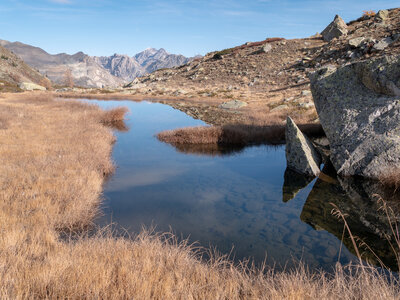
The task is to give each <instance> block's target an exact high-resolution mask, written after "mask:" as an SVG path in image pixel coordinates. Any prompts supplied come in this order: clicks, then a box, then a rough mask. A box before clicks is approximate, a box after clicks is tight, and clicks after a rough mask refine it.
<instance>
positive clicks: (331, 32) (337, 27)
mask: <svg viewBox="0 0 400 300" xmlns="http://www.w3.org/2000/svg"><path fill="white" fill-rule="evenodd" d="M347 33H348V29H347V25H346V23H345V21H343V19H342V18H341V17H340V16H338V15H336V16H335V19H334V20H333V21H332V23H330V24H329V25H328V26H327V27H326V28H325V29H324V31H322V32H321V35H322V38H323V39H324V41H326V42H329V41H331V40H333V39H334V38H338V37H340V36H342V35H347Z"/></svg>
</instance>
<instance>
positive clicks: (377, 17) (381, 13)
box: [375, 9, 389, 21]
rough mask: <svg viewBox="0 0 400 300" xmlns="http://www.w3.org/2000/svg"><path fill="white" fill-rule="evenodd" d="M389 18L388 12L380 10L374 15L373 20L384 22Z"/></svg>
mask: <svg viewBox="0 0 400 300" xmlns="http://www.w3.org/2000/svg"><path fill="white" fill-rule="evenodd" d="M388 16H389V11H388V10H386V9H381V10H380V11H378V13H377V14H376V15H375V20H377V21H385V20H386V19H387V18H388Z"/></svg>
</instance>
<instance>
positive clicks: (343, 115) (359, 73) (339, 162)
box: [310, 55, 400, 179]
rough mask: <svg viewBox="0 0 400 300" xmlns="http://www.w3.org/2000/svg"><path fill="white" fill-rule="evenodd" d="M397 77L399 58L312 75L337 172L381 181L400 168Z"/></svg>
mask: <svg viewBox="0 0 400 300" xmlns="http://www.w3.org/2000/svg"><path fill="white" fill-rule="evenodd" d="M399 77H400V56H399V55H397V56H383V57H380V58H377V59H370V60H366V61H361V62H357V63H353V64H349V65H347V66H343V67H341V68H339V69H334V68H329V69H328V68H325V69H321V70H319V71H317V72H315V73H314V74H312V75H311V76H310V79H311V89H312V91H313V96H314V103H315V107H316V109H317V112H318V116H319V119H320V122H321V124H322V126H323V128H324V131H325V133H326V136H327V138H328V140H329V143H330V148H331V161H332V163H333V165H334V167H335V169H336V171H337V172H338V174H341V175H344V176H353V175H360V176H364V177H368V178H374V179H379V178H380V177H381V175H383V174H385V173H386V172H387V171H388V169H390V168H391V167H392V166H397V165H399V164H400V81H399Z"/></svg>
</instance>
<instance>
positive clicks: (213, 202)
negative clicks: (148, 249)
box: [90, 101, 364, 270]
mask: <svg viewBox="0 0 400 300" xmlns="http://www.w3.org/2000/svg"><path fill="white" fill-rule="evenodd" d="M90 102H91V103H93V102H95V103H97V104H98V105H99V106H101V107H102V108H112V107H116V106H121V105H122V106H126V107H128V108H129V109H130V113H129V114H128V116H127V118H128V119H127V121H126V124H127V126H128V127H129V130H128V131H125V132H120V131H116V132H115V135H116V137H117V142H116V144H115V145H114V149H113V159H114V161H115V163H116V165H117V170H116V172H115V174H114V175H113V176H112V178H111V179H110V180H109V181H108V182H107V184H106V186H105V189H104V197H105V202H104V207H103V213H104V216H103V217H101V218H100V220H99V221H98V223H99V224H101V225H107V224H110V222H113V223H116V224H118V226H120V227H123V228H125V229H127V230H128V231H129V232H131V233H133V234H134V233H138V232H139V231H140V230H141V228H142V227H143V226H145V227H147V228H149V227H151V226H156V231H161V232H163V231H170V229H172V231H173V232H174V233H175V234H177V235H178V236H182V237H184V238H189V240H190V241H191V242H195V241H196V242H198V243H199V245H201V246H204V247H209V246H213V247H216V248H217V249H218V250H219V251H220V252H221V253H225V254H228V253H231V258H233V259H235V260H241V259H244V258H249V257H250V258H254V260H255V261H256V263H260V262H262V261H263V260H264V258H265V257H267V260H266V262H267V264H268V265H275V266H277V267H278V268H281V267H284V266H292V265H293V262H294V261H298V260H302V261H303V262H305V263H306V264H307V265H308V266H310V267H311V268H323V269H325V270H330V269H331V268H332V267H333V266H334V265H335V263H336V262H338V261H340V262H341V263H345V264H346V263H349V262H350V261H355V260H356V259H355V257H354V255H353V254H352V253H351V252H350V251H349V250H348V249H347V248H346V247H345V246H342V249H341V241H340V237H341V234H342V229H343V224H340V223H338V222H337V220H336V219H335V218H333V217H332V216H331V214H330V210H331V208H332V207H331V206H328V205H327V202H328V200H329V201H334V202H335V201H338V202H341V201H348V200H347V199H345V198H346V195H345V193H344V192H343V190H341V189H340V188H338V187H337V184H336V183H334V184H333V183H332V184H331V183H329V181H328V182H325V181H321V180H320V179H318V180H314V181H312V182H311V183H309V185H308V186H307V187H305V188H304V189H303V190H301V191H300V192H299V193H298V194H297V195H296V196H295V197H294V198H293V199H288V198H287V196H285V197H283V195H282V187H283V184H284V177H285V176H284V174H285V168H286V161H285V151H284V147H282V146H278V147H271V146H253V147H248V148H246V149H241V150H240V151H233V152H230V151H220V152H218V151H212V152H210V153H212V154H211V155H205V154H204V153H203V154H199V153H197V154H196V153H190V152H193V151H189V152H188V151H186V153H185V151H182V150H179V151H178V150H177V149H175V148H174V147H173V146H170V145H168V144H164V143H161V142H159V141H158V140H157V138H156V137H155V134H156V133H158V132H160V131H163V130H167V129H174V128H179V127H185V126H197V125H204V123H203V122H202V121H199V120H195V119H193V118H191V117H189V116H187V115H186V114H184V113H182V112H180V111H178V110H175V109H173V108H171V107H169V106H167V105H163V104H158V103H149V102H131V101H90ZM236 150H238V149H236ZM203 152H204V151H203ZM226 153H227V154H226ZM300 181H301V180H300ZM330 184H331V185H330ZM294 185H295V186H296V182H295V184H294ZM324 185H328V187H325V186H324ZM329 185H330V186H329ZM312 189H313V191H312V192H311V190H312ZM329 189H331V191H329ZM310 192H311V193H310ZM329 193H330V196H329ZM325 194H328V195H327V197H328V196H329V197H331V199H322V198H323V197H321V195H325ZM312 195H314V196H312ZM310 197H311V199H310ZM338 197H339V198H338ZM283 199H284V200H285V201H283ZM335 199H336V200H335ZM343 199H344V200H343ZM346 203H347V202H346ZM338 205H339V204H338ZM309 224H310V225H309ZM332 224H333V225H332ZM337 224H338V225H337ZM317 229H318V230H317ZM325 229H327V230H329V231H330V232H329V231H327V230H325ZM363 230H364V229H363V228H361V229H360V231H361V232H363ZM340 249H341V251H340ZM339 253H340V257H339Z"/></svg>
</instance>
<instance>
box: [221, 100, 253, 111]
mask: <svg viewBox="0 0 400 300" xmlns="http://www.w3.org/2000/svg"><path fill="white" fill-rule="evenodd" d="M245 106H247V103H246V102H244V101H240V100H232V101H228V102H224V103H222V104H221V105H220V106H219V107H220V108H223V109H238V108H241V107H245Z"/></svg>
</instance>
